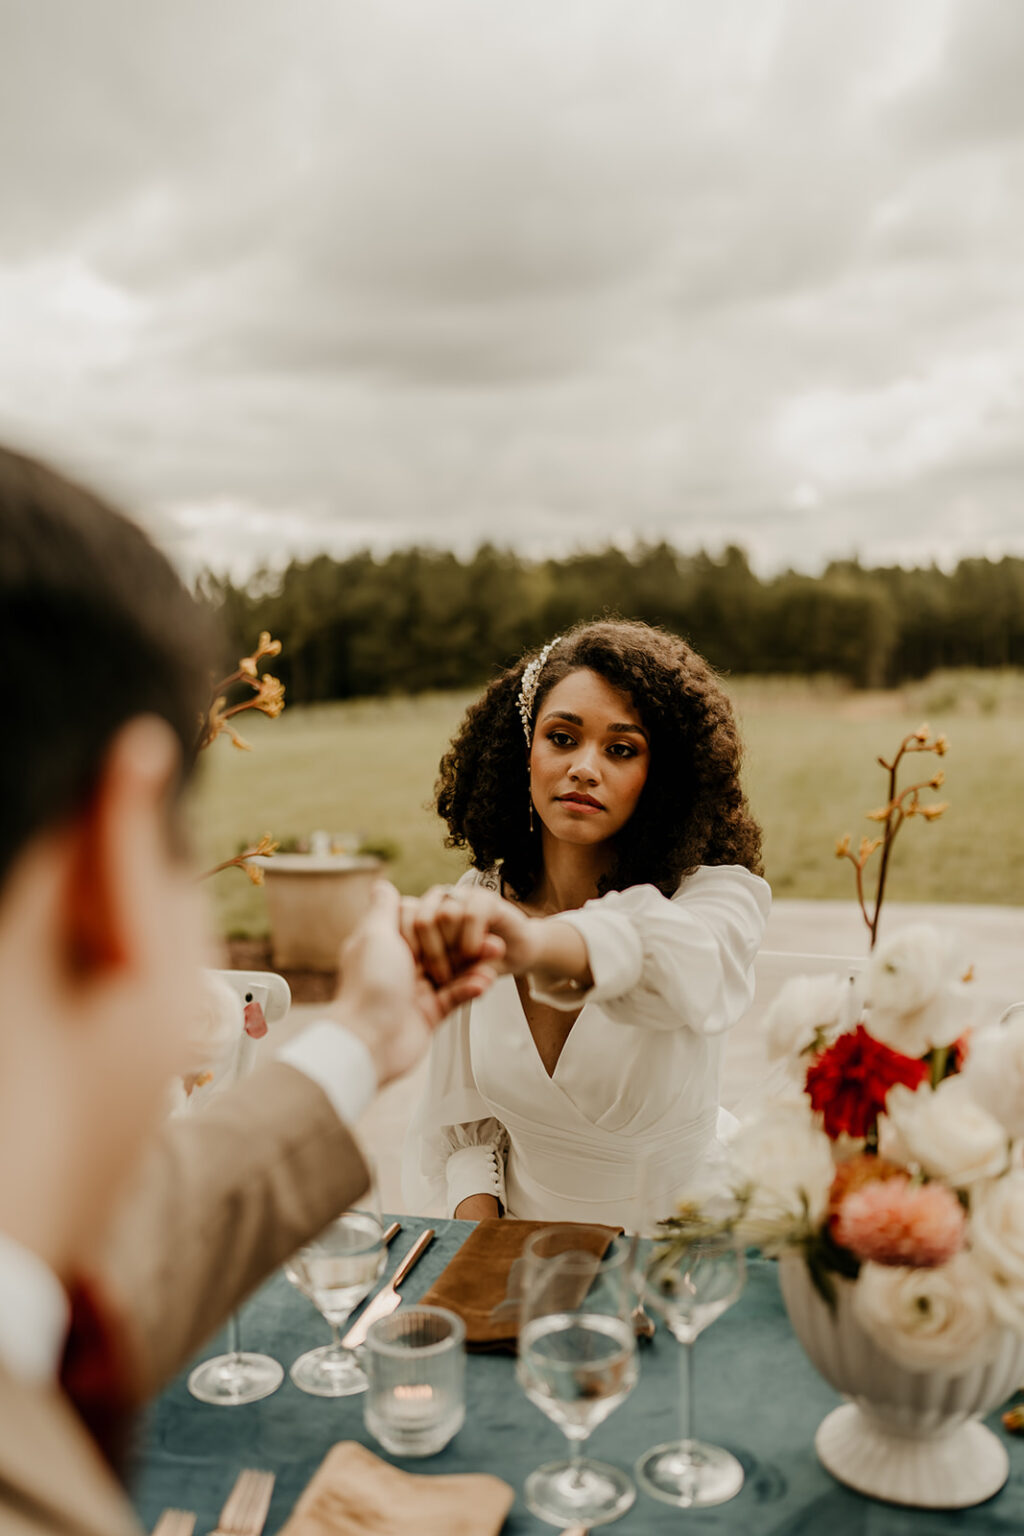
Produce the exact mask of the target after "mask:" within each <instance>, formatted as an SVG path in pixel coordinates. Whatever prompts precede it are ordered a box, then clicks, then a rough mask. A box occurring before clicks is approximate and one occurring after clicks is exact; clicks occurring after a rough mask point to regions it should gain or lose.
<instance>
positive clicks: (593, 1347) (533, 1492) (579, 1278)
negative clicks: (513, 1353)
mask: <svg viewBox="0 0 1024 1536" xmlns="http://www.w3.org/2000/svg"><path fill="white" fill-rule="evenodd" d="M521 1283H522V1297H521V1302H520V1321H519V1358H518V1362H517V1365H516V1376H517V1379H518V1381H519V1385H520V1386H521V1387H522V1389H523V1391H524V1392H525V1393H526V1395H527V1397H528V1398H529V1399H530V1402H531V1403H534V1404H535V1405H536V1406H537V1407H538V1408H539V1409H540V1410H541V1412H542V1413H545V1414H547V1416H548V1418H549V1419H551V1420H553V1421H554V1423H556V1424H557V1425H558V1426H559V1428H560V1429H561V1431H562V1433H563V1434H564V1435H565V1437H566V1439H567V1440H568V1441H569V1456H568V1457H567V1458H564V1459H563V1460H560V1461H555V1462H551V1463H550V1464H549V1465H547V1466H543V1467H539V1468H538V1469H537V1470H536V1471H535V1472H531V1473H530V1476H529V1477H528V1478H527V1479H526V1488H525V1493H526V1502H527V1505H528V1506H529V1508H530V1509H531V1510H532V1511H533V1513H534V1514H535V1515H537V1516H539V1517H540V1519H542V1520H547V1521H549V1522H550V1523H551V1524H552V1525H558V1526H563V1527H564V1526H567V1525H574V1524H582V1525H589V1526H594V1525H604V1524H606V1523H607V1522H608V1521H609V1520H617V1519H618V1517H619V1516H620V1515H621V1514H624V1513H625V1511H626V1510H627V1509H628V1508H629V1507H630V1505H631V1504H632V1503H633V1500H634V1499H635V1498H636V1489H635V1487H634V1486H633V1483H632V1481H631V1479H630V1478H629V1477H627V1475H626V1474H625V1472H623V1471H621V1470H620V1469H619V1468H618V1467H612V1466H608V1465H606V1464H605V1463H604V1462H600V1461H593V1460H591V1459H589V1458H585V1457H584V1454H583V1446H584V1443H585V1442H586V1440H587V1439H588V1438H589V1436H590V1434H591V1433H592V1431H593V1430H594V1429H596V1428H597V1426H598V1425H599V1424H601V1423H603V1422H604V1420H605V1419H606V1418H607V1417H608V1415H609V1414H611V1413H613V1412H614V1411H615V1409H616V1408H618V1406H619V1404H620V1403H622V1402H624V1401H625V1399H626V1398H627V1397H628V1396H629V1393H630V1392H631V1391H632V1390H633V1387H634V1386H635V1385H636V1378H637V1365H636V1340H635V1338H634V1334H633V1327H632V1323H631V1321H630V1308H631V1304H632V1300H633V1290H632V1284H631V1268H630V1247H629V1244H628V1243H625V1242H622V1241H621V1240H616V1241H615V1242H614V1243H613V1244H612V1246H611V1247H610V1248H609V1249H608V1251H607V1253H606V1254H605V1256H604V1258H601V1257H600V1256H599V1255H597V1254H594V1253H587V1252H584V1251H583V1250H582V1249H581V1248H580V1236H579V1232H578V1230H575V1229H573V1228H572V1227H549V1228H547V1229H545V1230H544V1231H542V1232H537V1233H535V1234H534V1236H533V1237H532V1238H530V1239H529V1241H528V1242H527V1244H526V1246H525V1249H524V1252H523V1259H522V1275H521Z"/></svg>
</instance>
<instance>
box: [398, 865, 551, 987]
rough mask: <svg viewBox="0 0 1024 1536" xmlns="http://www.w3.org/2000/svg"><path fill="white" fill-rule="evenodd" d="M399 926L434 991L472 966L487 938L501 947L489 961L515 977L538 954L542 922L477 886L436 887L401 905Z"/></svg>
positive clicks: (529, 964)
mask: <svg viewBox="0 0 1024 1536" xmlns="http://www.w3.org/2000/svg"><path fill="white" fill-rule="evenodd" d="M401 922H402V934H403V936H404V938H405V941H406V943H407V944H408V945H409V948H410V949H411V950H412V952H413V955H414V956H415V958H416V960H417V962H418V963H419V964H420V965H421V966H422V967H423V970H424V973H425V974H426V975H427V977H429V979H430V980H431V981H432V982H433V984H434V985H435V986H437V987H445V986H447V985H448V984H449V982H450V981H451V980H452V978H453V976H456V975H458V974H459V972H460V971H462V970H464V969H465V968H466V967H467V966H471V965H473V964H474V963H475V962H476V961H477V960H478V959H479V958H480V957H481V955H483V954H484V953H485V947H486V944H487V939H488V936H489V935H490V936H494V937H496V938H498V939H500V940H501V941H502V943H503V944H504V946H505V952H504V956H503V957H502V958H501V959H499V960H496V961H493V962H492V963H493V964H494V967H495V969H496V970H498V971H499V972H500V971H508V972H511V973H512V974H513V975H514V976H519V975H521V974H522V973H523V972H524V971H528V970H531V969H532V968H533V966H534V964H535V963H536V960H537V958H538V955H539V937H540V936H539V934H538V933H537V930H538V928H539V927H541V926H542V924H540V923H539V922H538V921H537V920H536V919H534V918H529V917H527V916H526V914H525V913H524V912H520V910H519V908H518V907H516V906H513V904H512V903H511V902H510V901H505V900H504V899H503V898H502V897H501V896H499V895H498V894H497V892H496V891H487V890H484V889H482V888H481V887H479V886H465V887H463V888H462V889H460V890H455V889H453V888H452V887H451V886H449V885H435V886H433V887H432V888H431V889H430V890H429V891H427V893H426V895H425V896H421V897H419V899H418V900H414V899H410V898H407V899H406V900H405V901H403V903H402V919H401Z"/></svg>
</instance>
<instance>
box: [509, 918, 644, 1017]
mask: <svg viewBox="0 0 1024 1536" xmlns="http://www.w3.org/2000/svg"><path fill="white" fill-rule="evenodd" d="M558 921H559V922H560V923H569V924H571V926H572V927H573V928H575V929H576V932H577V933H578V934H579V935H580V937H581V938H582V939H583V942H584V944H585V945H586V946H587V960H588V961H589V963H590V974H591V975H592V976H593V978H594V985H593V986H592V987H588V988H587V989H586V990H585V991H584V990H582V989H580V988H573V989H571V990H570V989H567V988H565V987H558V986H556V987H554V988H553V989H552V990H551V991H546V990H545V989H544V987H543V986H538V985H537V984H535V982H534V981H533V978H532V977H531V978H530V979H529V987H530V996H531V997H535V998H536V999H537V1001H538V1002H539V1003H548V1004H550V1006H551V1007H552V1008H563V1009H565V1010H566V1011H568V1010H569V1009H572V1008H577V1009H578V1008H582V1007H583V1004H584V1003H603V1002H605V1001H607V1000H608V999H609V998H615V997H624V996H625V994H626V993H627V992H631V991H632V990H633V988H634V987H635V986H636V984H637V982H638V981H639V980H640V976H641V973H642V971H643V965H644V946H643V941H642V939H641V938H640V935H639V933H638V932H637V930H636V926H635V924H633V923H632V922H631V921H630V920H629V918H628V917H626V916H625V915H624V914H623V913H621V912H610V911H609V910H608V909H607V907H604V908H602V906H601V903H600V902H599V901H595V902H594V903H592V904H591V903H589V902H588V903H587V905H586V906H584V907H580V908H579V909H578V910H577V911H573V912H559V914H558Z"/></svg>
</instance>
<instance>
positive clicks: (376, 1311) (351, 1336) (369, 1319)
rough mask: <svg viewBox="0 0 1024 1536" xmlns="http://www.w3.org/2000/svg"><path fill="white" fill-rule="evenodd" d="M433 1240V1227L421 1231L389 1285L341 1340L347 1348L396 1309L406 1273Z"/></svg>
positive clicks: (360, 1341)
mask: <svg viewBox="0 0 1024 1536" xmlns="http://www.w3.org/2000/svg"><path fill="white" fill-rule="evenodd" d="M433 1241H434V1229H433V1227H428V1228H427V1230H426V1231H425V1232H421V1233H420V1235H419V1237H418V1238H417V1239H416V1241H415V1242H414V1243H413V1245H412V1247H411V1248H410V1249H409V1252H408V1253H407V1254H406V1256H405V1258H404V1259H403V1260H402V1262H401V1264H399V1266H398V1268H397V1269H396V1270H395V1272H394V1274H393V1275H392V1277H391V1279H390V1280H389V1281H388V1283H387V1285H385V1286H384V1287H383V1289H382V1290H379V1291H378V1292H377V1294H376V1296H375V1297H374V1298H373V1300H372V1301H371V1302H370V1305H369V1306H368V1307H367V1308H366V1310H365V1312H364V1313H363V1314H362V1316H361V1317H360V1318H359V1319H358V1321H357V1322H354V1323H353V1324H352V1327H351V1328H350V1329H349V1331H348V1333H346V1335H345V1337H344V1338H343V1339H342V1341H341V1342H342V1345H343V1347H344V1348H345V1349H356V1348H357V1347H358V1346H359V1345H360V1344H362V1343H363V1342H364V1340H365V1339H366V1335H367V1333H368V1332H369V1330H370V1325H371V1324H372V1323H375V1322H376V1321H377V1319H378V1318H379V1317H387V1316H388V1315H389V1314H390V1313H392V1312H394V1311H395V1309H396V1308H397V1306H398V1304H399V1302H400V1301H401V1299H402V1298H401V1296H399V1294H398V1287H399V1286H400V1285H401V1283H402V1281H403V1280H404V1279H405V1277H406V1275H408V1273H409V1271H410V1270H411V1269H412V1267H413V1265H414V1264H415V1263H416V1262H417V1261H418V1260H419V1259H420V1258H421V1257H422V1256H423V1254H425V1253H426V1251H427V1249H428V1248H429V1247H430V1245H431V1243H432V1242H433Z"/></svg>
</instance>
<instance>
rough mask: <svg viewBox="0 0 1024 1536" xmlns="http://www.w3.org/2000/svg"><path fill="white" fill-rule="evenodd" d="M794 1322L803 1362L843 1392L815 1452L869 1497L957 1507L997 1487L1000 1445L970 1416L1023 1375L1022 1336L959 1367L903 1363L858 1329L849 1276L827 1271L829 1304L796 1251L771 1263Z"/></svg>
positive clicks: (1004, 1466) (996, 1401) (1001, 1397)
mask: <svg viewBox="0 0 1024 1536" xmlns="http://www.w3.org/2000/svg"><path fill="white" fill-rule="evenodd" d="M779 1282H780V1285H781V1288H782V1297H783V1300H784V1302H785V1304H786V1311H787V1312H788V1313H789V1320H790V1322H791V1323H792V1325H793V1331H794V1333H795V1334H796V1336H797V1338H798V1339H799V1340H800V1343H801V1344H802V1345H803V1347H804V1350H805V1351H806V1353H807V1356H808V1358H809V1359H810V1361H811V1363H812V1365H814V1366H815V1368H816V1369H817V1370H818V1371H819V1372H820V1374H821V1375H822V1376H824V1378H825V1380H826V1381H827V1382H829V1383H830V1385H831V1386H833V1387H835V1389H836V1391H837V1392H842V1393H843V1394H844V1396H846V1397H847V1398H849V1399H850V1401H849V1402H847V1403H846V1404H844V1406H843V1407H841V1408H835V1409H833V1411H832V1412H831V1413H830V1414H828V1415H827V1416H826V1417H825V1418H824V1419H823V1420H822V1421H821V1423H820V1424H819V1426H818V1431H817V1434H816V1435H815V1437H814V1448H815V1450H816V1451H817V1453H818V1459H819V1461H820V1462H821V1463H822V1465H823V1466H824V1467H826V1468H827V1470H828V1471H829V1472H831V1473H832V1475H833V1477H836V1478H838V1480H839V1481H840V1482H841V1483H846V1484H847V1485H848V1486H849V1487H851V1488H856V1489H857V1490H858V1492H860V1493H865V1494H868V1495H869V1496H870V1497H872V1498H876V1499H886V1500H889V1501H890V1502H891V1503H894V1504H906V1505H910V1506H912V1507H914V1508H918V1509H965V1508H967V1507H968V1506H969V1505H972V1504H980V1503H981V1502H982V1501H983V1500H985V1499H989V1498H991V1497H992V1495H993V1494H994V1493H998V1491H999V1489H1000V1488H1002V1486H1003V1484H1004V1483H1005V1482H1006V1479H1007V1476H1008V1475H1009V1459H1008V1457H1007V1454H1006V1449H1005V1447H1004V1446H1003V1444H1002V1443H1001V1441H1000V1440H999V1439H998V1437H997V1436H996V1435H994V1434H993V1433H992V1431H991V1430H990V1429H987V1428H986V1427H985V1425H984V1424H981V1423H979V1422H978V1420H979V1419H981V1418H982V1417H984V1415H985V1414H988V1413H991V1412H992V1411H993V1409H995V1408H998V1407H999V1406H1000V1404H1001V1403H1004V1402H1005V1401H1006V1400H1007V1398H1009V1397H1010V1396H1012V1394H1013V1393H1014V1392H1015V1391H1016V1389H1017V1387H1018V1386H1019V1385H1020V1382H1021V1380H1022V1379H1024V1339H1022V1338H1020V1337H1019V1335H1017V1334H1015V1333H1012V1332H1011V1331H1010V1330H1009V1329H1006V1330H1004V1331H1003V1336H1002V1339H1001V1342H1000V1348H999V1350H998V1352H997V1354H996V1356H995V1359H994V1360H993V1361H991V1362H990V1363H988V1364H983V1365H976V1366H971V1367H970V1368H969V1369H968V1370H966V1371H964V1372H962V1373H961V1374H959V1375H957V1374H953V1373H952V1372H950V1373H946V1372H938V1371H935V1372H925V1371H908V1370H907V1369H906V1368H905V1367H904V1366H902V1365H900V1364H898V1363H897V1362H896V1361H895V1360H892V1359H891V1358H890V1357H889V1356H888V1355H887V1354H885V1353H884V1352H883V1351H882V1350H881V1349H879V1347H878V1345H877V1344H875V1343H874V1341H873V1340H872V1339H870V1338H869V1337H868V1335H867V1334H866V1333H864V1331H863V1330H862V1329H861V1327H860V1325H859V1323H858V1322H857V1320H856V1318H855V1317H854V1315H853V1310H852V1290H853V1284H852V1282H851V1281H849V1280H843V1279H840V1278H839V1277H836V1287H837V1290H838V1304H837V1306H836V1309H835V1311H834V1312H833V1311H832V1309H831V1308H830V1307H829V1306H828V1305H827V1304H826V1303H825V1302H824V1301H823V1300H822V1298H821V1296H819V1294H818V1292H817V1291H816V1290H815V1288H814V1285H813V1284H812V1282H811V1278H810V1275H809V1273H808V1270H807V1266H806V1264H805V1263H804V1261H803V1259H802V1258H801V1257H799V1255H797V1254H787V1255H785V1257H784V1258H783V1259H782V1260H781V1262H780V1264H779Z"/></svg>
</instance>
